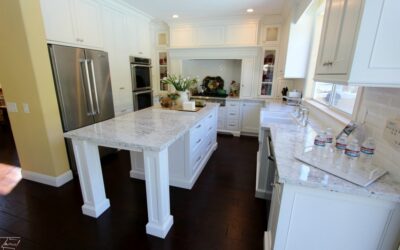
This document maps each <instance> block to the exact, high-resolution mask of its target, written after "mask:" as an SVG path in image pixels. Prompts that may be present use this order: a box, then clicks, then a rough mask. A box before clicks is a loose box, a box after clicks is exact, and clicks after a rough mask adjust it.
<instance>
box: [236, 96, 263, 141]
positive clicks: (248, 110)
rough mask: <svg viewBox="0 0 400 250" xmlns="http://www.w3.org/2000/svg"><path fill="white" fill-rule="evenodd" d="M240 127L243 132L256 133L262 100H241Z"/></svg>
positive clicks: (258, 126)
mask: <svg viewBox="0 0 400 250" xmlns="http://www.w3.org/2000/svg"><path fill="white" fill-rule="evenodd" d="M241 106H242V126H241V127H242V129H241V131H242V132H243V133H255V134H257V133H258V131H259V129H260V110H261V108H262V107H263V103H262V102H242V104H241Z"/></svg>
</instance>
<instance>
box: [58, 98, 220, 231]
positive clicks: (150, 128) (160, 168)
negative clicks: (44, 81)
mask: <svg viewBox="0 0 400 250" xmlns="http://www.w3.org/2000/svg"><path fill="white" fill-rule="evenodd" d="M218 106H219V105H218V104H207V106H206V107H204V108H202V109H201V110H200V111H198V112H182V111H175V110H166V109H162V108H159V107H151V108H147V109H143V110H140V111H137V112H132V113H129V114H126V115H123V116H119V117H116V118H113V119H110V120H107V121H104V122H100V123H96V124H94V125H91V126H87V127H83V128H80V129H76V130H73V131H70V132H67V133H65V134H64V136H65V137H66V138H70V139H72V144H73V148H74V155H75V159H76V164H77V169H78V174H79V181H80V184H81V191H82V196H83V200H84V204H83V206H82V212H83V214H85V215H88V216H91V217H95V218H97V217H99V216H100V215H101V214H102V213H103V212H104V211H105V210H106V209H108V208H109V207H110V201H109V200H108V199H107V197H106V195H105V189H104V182H103V176H102V171H101V164H100V158H99V152H98V146H105V147H111V148H118V149H125V150H129V151H131V152H137V153H138V154H139V155H140V156H141V157H142V160H143V167H144V178H145V181H146V196H147V211H148V220H149V222H148V223H147V225H146V232H147V233H148V234H151V235H154V236H157V237H161V238H164V237H165V236H166V235H167V233H168V231H169V229H170V228H171V226H172V224H173V217H172V216H171V214H170V199H169V184H170V183H169V172H170V169H171V168H173V167H174V166H171V161H169V158H170V157H171V152H175V153H176V154H181V155H185V157H186V158H185V159H189V161H186V162H187V164H189V165H190V166H189V167H193V166H199V165H201V166H202V167H204V165H205V161H206V160H205V159H206V158H207V157H205V154H204V153H205V151H206V150H205V148H206V149H207V150H208V152H207V154H206V155H207V156H208V157H209V156H210V155H211V153H209V152H210V151H213V150H215V148H216V146H217V143H216V121H217V115H218ZM188 134H189V137H188V136H187V135H188ZM185 135H186V136H185ZM182 138H191V139H192V141H191V142H190V145H191V148H187V149H183V150H175V151H174V150H172V151H171V150H169V149H170V148H173V147H174V145H175V143H176V142H177V141H179V140H182ZM198 138H203V139H202V140H199V139H198ZM206 138H211V143H209V142H210V140H205V139H206ZM196 139H197V140H196ZM205 143H207V144H206V145H205ZM191 149H198V150H191ZM199 155H201V156H202V157H203V158H201V157H199ZM131 156H132V154H131ZM133 156H136V155H133ZM172 157H173V156H172ZM180 158H181V157H180ZM181 159H182V158H181ZM131 161H132V163H134V162H135V160H133V159H132V160H131ZM186 162H185V163H186ZM183 166H185V165H183ZM202 167H200V168H199V167H197V168H196V171H197V172H195V176H196V177H194V178H192V179H191V180H192V181H195V179H196V178H197V176H198V175H199V173H198V172H199V171H200V170H199V169H202ZM132 168H133V169H134V168H135V167H134V166H133V167H132ZM192 177H193V175H192Z"/></svg>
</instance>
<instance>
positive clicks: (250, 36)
mask: <svg viewBox="0 0 400 250" xmlns="http://www.w3.org/2000/svg"><path fill="white" fill-rule="evenodd" d="M257 38H258V24H257V23H245V24H231V25H227V26H226V31H225V44H226V45H228V46H229V45H230V46H251V45H257Z"/></svg>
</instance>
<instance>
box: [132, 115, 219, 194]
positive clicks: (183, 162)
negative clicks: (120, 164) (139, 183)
mask: <svg viewBox="0 0 400 250" xmlns="http://www.w3.org/2000/svg"><path fill="white" fill-rule="evenodd" d="M217 116H218V112H217V110H215V111H213V112H210V113H209V114H208V115H207V116H206V117H204V118H203V119H202V120H201V121H199V122H198V123H196V124H195V125H194V126H193V127H192V128H191V129H190V130H189V131H188V132H186V133H185V135H184V136H182V137H181V138H179V139H178V140H177V141H175V142H174V143H173V144H172V145H171V146H169V148H168V161H169V181H170V183H169V184H170V185H171V186H175V187H180V188H186V189H191V188H192V187H193V185H194V183H195V182H196V180H197V178H198V177H199V175H200V174H201V172H202V170H203V168H204V167H205V165H206V164H207V162H208V160H209V158H210V157H211V155H212V153H213V152H214V150H215V149H216V148H217V119H218V118H217ZM131 161H132V171H131V173H130V175H131V177H132V178H137V179H142V180H144V163H143V153H141V152H131Z"/></svg>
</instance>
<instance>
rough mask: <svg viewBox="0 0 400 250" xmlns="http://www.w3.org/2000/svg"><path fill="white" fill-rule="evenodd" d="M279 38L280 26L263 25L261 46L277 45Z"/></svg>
mask: <svg viewBox="0 0 400 250" xmlns="http://www.w3.org/2000/svg"><path fill="white" fill-rule="evenodd" d="M280 37H281V27H280V25H263V26H262V28H261V36H260V42H261V44H262V45H267V46H269V45H279V43H280Z"/></svg>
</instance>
